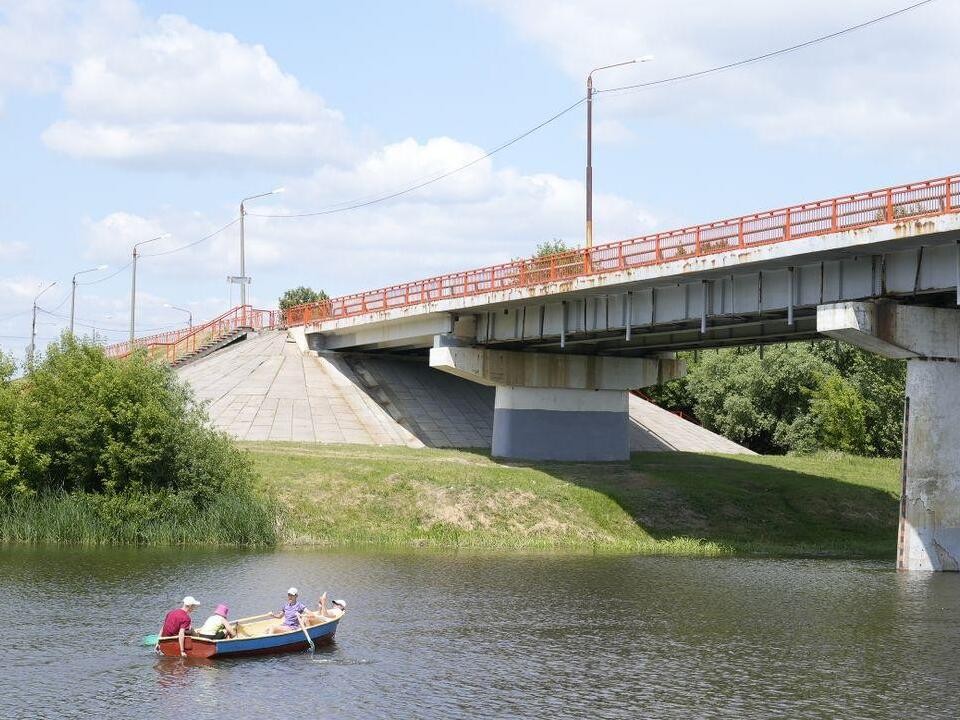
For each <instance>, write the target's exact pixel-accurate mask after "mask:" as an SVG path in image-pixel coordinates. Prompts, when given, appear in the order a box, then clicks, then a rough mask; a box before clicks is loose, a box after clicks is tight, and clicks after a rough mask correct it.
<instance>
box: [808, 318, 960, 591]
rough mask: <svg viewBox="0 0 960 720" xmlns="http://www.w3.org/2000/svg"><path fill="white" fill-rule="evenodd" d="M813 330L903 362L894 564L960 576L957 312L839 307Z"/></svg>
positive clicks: (959, 322) (959, 330)
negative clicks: (904, 377) (901, 444)
mask: <svg viewBox="0 0 960 720" xmlns="http://www.w3.org/2000/svg"><path fill="white" fill-rule="evenodd" d="M817 330H819V331H820V332H822V333H824V334H826V335H830V336H832V337H836V338H839V339H842V340H845V341H847V342H850V343H852V344H854V345H857V346H859V347H862V348H864V349H867V350H871V351H873V352H876V353H878V354H881V355H884V356H886V357H891V358H901V359H905V360H906V361H907V385H906V392H905V395H906V398H905V403H906V404H905V413H904V419H905V422H906V425H905V428H904V429H905V432H904V440H905V442H904V447H903V478H902V482H903V486H902V497H901V504H900V528H899V536H898V539H897V567H898V568H900V569H903V570H933V571H943V570H946V571H953V572H957V571H960V363H958V360H960V310H954V309H952V308H927V307H919V306H916V305H909V306H908V305H898V304H896V303H892V302H877V303H859V302H855V303H837V304H835V305H825V306H821V307H820V308H818V309H817Z"/></svg>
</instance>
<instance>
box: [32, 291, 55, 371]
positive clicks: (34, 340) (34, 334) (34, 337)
mask: <svg viewBox="0 0 960 720" xmlns="http://www.w3.org/2000/svg"><path fill="white" fill-rule="evenodd" d="M56 284H57V282H56V280H54V281H53V282H52V283H50V284H49V285H47V286H46V287H45V288H44V289H43V290H41V291H40V292H38V293H37V295H36V297H35V298H33V319H32V320H31V322H30V346H29V347H28V348H27V370H33V361H34V358H36V347H37V301H38V300H39V299H40V296H41V295H43V294H44V293H45V292H46V291H47V290H49V289H50V288H52V287H53V286H54V285H56Z"/></svg>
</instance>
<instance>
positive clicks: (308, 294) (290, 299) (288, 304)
mask: <svg viewBox="0 0 960 720" xmlns="http://www.w3.org/2000/svg"><path fill="white" fill-rule="evenodd" d="M329 299H330V298H329V297H328V296H327V294H326V293H325V292H324V291H323V290H314V289H313V288H309V287H305V286H303V285H301V286H300V287H295V288H293V289H291V290H287V291H286V292H285V293H284V294H283V295H281V296H280V309H281V310H288V309H290V308H292V307H296V306H297V305H305V304H306V303H315V302H323V301H324V300H329Z"/></svg>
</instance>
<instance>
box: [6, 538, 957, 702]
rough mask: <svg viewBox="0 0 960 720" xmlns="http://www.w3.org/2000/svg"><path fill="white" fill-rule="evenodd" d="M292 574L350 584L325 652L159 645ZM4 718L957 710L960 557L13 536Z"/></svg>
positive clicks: (263, 594)
mask: <svg viewBox="0 0 960 720" xmlns="http://www.w3.org/2000/svg"><path fill="white" fill-rule="evenodd" d="M290 585H297V586H298V587H300V588H301V590H302V592H303V595H304V598H303V599H304V600H309V601H310V603H311V604H312V603H313V602H315V598H316V596H317V595H318V594H319V592H320V591H322V590H324V589H328V590H330V591H331V592H332V594H333V595H334V596H342V597H344V598H346V599H348V600H349V601H350V609H349V612H348V614H347V616H346V618H345V619H344V620H343V621H342V623H341V626H340V630H339V631H338V634H337V642H336V643H335V645H333V646H331V647H329V648H325V649H322V650H320V651H318V652H317V654H315V655H311V654H310V653H307V652H305V653H298V654H294V655H285V656H276V657H267V658H250V659H237V660H232V661H229V660H227V661H222V660H221V661H207V662H200V661H195V660H186V661H184V660H180V659H178V658H157V657H156V656H155V655H153V653H152V652H151V651H150V650H149V649H145V648H144V647H142V646H141V645H139V644H138V641H139V639H140V638H141V637H142V636H143V635H145V634H147V633H151V632H155V631H156V629H157V626H158V625H159V622H160V619H161V618H162V616H163V613H164V612H165V611H166V610H168V609H170V608H171V607H173V606H174V605H175V604H176V601H177V600H178V599H179V598H180V597H182V596H183V595H185V594H192V595H195V596H196V597H198V598H199V599H200V600H201V601H202V602H203V603H204V607H203V608H201V609H200V611H198V613H197V623H198V624H199V623H200V622H202V621H203V618H204V617H205V616H206V613H209V612H210V611H211V610H212V608H213V607H214V606H215V605H216V604H217V603H218V602H227V603H228V604H229V605H230V607H231V614H232V616H234V617H240V616H243V615H253V614H256V613H260V612H263V611H265V610H267V609H271V608H274V607H277V606H279V604H280V603H281V602H282V601H283V599H284V592H285V591H286V588H287V587H288V586H290ZM0 612H2V613H3V616H4V617H5V618H7V624H6V627H5V630H4V631H3V638H2V648H3V670H4V672H3V676H2V677H3V691H2V692H0V717H2V718H21V717H22V718H27V717H50V718H58V717H64V718H67V717H70V718H72V717H84V716H87V717H97V716H99V717H113V718H141V717H142V718H168V717H169V718H190V719H191V720H193V719H197V720H199V719H202V718H238V719H242V718H273V717H290V718H328V717H329V718H338V719H344V720H345V719H346V718H476V717H494V718H514V717H547V716H550V717H552V718H566V717H590V718H638V717H655V718H745V717H746V718H771V717H775V718H832V717H843V718H905V717H918V716H923V717H925V718H956V717H957V716H958V710H957V697H958V691H960V662H958V661H960V623H958V621H957V619H958V617H960V576H958V575H956V574H941V575H919V574H904V573H896V572H894V571H892V570H890V568H889V567H888V565H887V564H885V563H879V564H878V563H853V562H831V561H819V560H818V561H813V560H809V561H807V560H789V561H782V560H748V559H721V560H716V559H674V558H638V557H599V558H598V557H585V556H574V557H567V556H556V555H542V556H511V555H462V554H461V555H449V554H447V555H444V554H437V553H385V552H359V551H345V550H335V551H316V550H303V551H297V550H288V551H277V552H269V553H242V552H225V551H197V550H131V549H122V550H64V549H55V548H49V549H31V548H10V547H7V548H3V549H0Z"/></svg>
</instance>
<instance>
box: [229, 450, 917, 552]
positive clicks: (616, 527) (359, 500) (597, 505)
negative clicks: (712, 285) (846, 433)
mask: <svg viewBox="0 0 960 720" xmlns="http://www.w3.org/2000/svg"><path fill="white" fill-rule="evenodd" d="M244 447H245V448H246V449H247V450H248V451H249V452H250V456H251V458H252V460H253V461H254V464H255V466H256V468H257V470H258V471H259V473H260V475H261V477H262V483H263V489H264V490H266V491H267V492H269V493H271V494H273V495H274V496H275V497H276V498H277V499H278V500H279V502H280V505H281V507H282V508H283V511H282V523H281V531H280V532H281V540H282V542H284V543H286V544H295V545H297V544H321V545H349V544H375V545H392V546H417V547H449V548H453V547H456V548H488V549H518V550H540V549H558V550H578V551H580V550H586V551H595V552H598V551H599V552H635V553H651V554H682V555H725V554H735V553H736V554H768V555H780V556H809V555H815V556H830V557H892V556H893V553H894V551H895V544H896V522H897V493H898V490H899V481H898V462H897V461H896V460H876V459H865V458H856V457H851V456H843V455H832V454H823V455H817V456H813V457H754V456H730V455H698V454H691V453H640V454H636V455H634V456H633V458H632V460H631V462H630V463H620V464H576V463H537V464H534V463H510V464H501V463H495V462H493V461H491V460H490V459H489V457H487V456H486V455H484V454H481V453H471V452H459V451H450V450H411V449H407V448H377V447H360V446H344V445H340V446H337V445H312V444H310V445H306V444H296V443H257V444H253V443H249V444H246V445H245V446H244Z"/></svg>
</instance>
